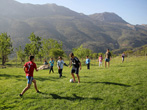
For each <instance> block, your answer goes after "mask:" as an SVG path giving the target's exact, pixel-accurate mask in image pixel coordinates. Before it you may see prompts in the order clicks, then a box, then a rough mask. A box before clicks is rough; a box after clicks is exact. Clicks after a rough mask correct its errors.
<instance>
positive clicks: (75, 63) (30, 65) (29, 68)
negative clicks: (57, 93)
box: [19, 53, 81, 97]
mask: <svg viewBox="0 0 147 110" xmlns="http://www.w3.org/2000/svg"><path fill="white" fill-rule="evenodd" d="M69 56H70V57H71V61H70V67H71V65H72V69H71V75H72V78H73V82H75V81H76V80H75V76H74V73H75V74H76V76H77V78H78V83H80V77H79V69H80V70H81V62H80V60H79V59H78V58H77V57H75V56H74V54H73V53H70V55H69ZM29 59H30V61H29V62H27V63H25V65H24V72H25V73H26V78H27V86H26V87H25V88H24V90H23V91H22V92H21V94H19V96H20V97H22V96H23V94H24V93H25V92H26V91H27V90H28V89H29V88H30V86H31V84H32V82H33V83H34V87H35V89H36V92H37V93H41V92H40V91H39V90H38V88H37V85H36V80H35V79H34V78H33V73H34V69H35V70H36V71H38V69H37V66H36V64H35V62H34V61H35V57H34V56H30V58H29ZM49 63H50V65H51V68H50V71H49V73H50V72H51V71H52V72H54V70H53V66H54V61H53V58H51V61H50V62H49ZM63 65H65V66H68V65H67V64H66V63H64V61H63V60H62V57H59V60H58V62H57V67H58V72H59V77H60V78H61V77H62V70H63Z"/></svg>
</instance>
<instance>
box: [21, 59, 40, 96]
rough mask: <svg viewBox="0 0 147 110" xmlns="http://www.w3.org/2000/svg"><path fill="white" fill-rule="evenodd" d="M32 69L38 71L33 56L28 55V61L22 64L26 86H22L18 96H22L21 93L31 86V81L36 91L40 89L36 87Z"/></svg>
mask: <svg viewBox="0 0 147 110" xmlns="http://www.w3.org/2000/svg"><path fill="white" fill-rule="evenodd" d="M34 69H35V70H36V71H38V69H37V66H36V64H35V63H34V56H30V61H29V62H27V63H26V64H25V65H24V71H25V73H26V78H27V86H26V87H25V88H24V90H23V91H22V93H21V94H19V96H20V97H22V96H23V94H24V93H25V92H26V91H27V90H28V89H29V88H30V87H31V84H32V82H33V83H34V87H35V89H36V92H37V93H40V91H39V90H38V89H37V84H36V80H35V79H34V78H33V73H34Z"/></svg>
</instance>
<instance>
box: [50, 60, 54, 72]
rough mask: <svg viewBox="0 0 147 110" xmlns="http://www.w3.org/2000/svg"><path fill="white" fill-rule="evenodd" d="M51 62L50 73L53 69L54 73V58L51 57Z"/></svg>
mask: <svg viewBox="0 0 147 110" xmlns="http://www.w3.org/2000/svg"><path fill="white" fill-rule="evenodd" d="M49 63H50V71H49V74H50V73H51V71H52V72H53V73H54V70H53V66H54V60H53V58H51V60H50V61H49Z"/></svg>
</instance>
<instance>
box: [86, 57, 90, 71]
mask: <svg viewBox="0 0 147 110" xmlns="http://www.w3.org/2000/svg"><path fill="white" fill-rule="evenodd" d="M86 65H87V69H90V59H89V58H88V56H86Z"/></svg>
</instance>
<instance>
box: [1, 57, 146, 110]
mask: <svg viewBox="0 0 147 110" xmlns="http://www.w3.org/2000/svg"><path fill="white" fill-rule="evenodd" d="M120 60H121V58H114V59H112V61H111V67H110V68H106V69H105V68H104V66H103V67H101V68H100V67H98V64H97V63H95V62H94V61H92V63H91V69H90V70H87V69H86V66H83V67H82V70H81V71H80V78H81V83H80V84H78V83H70V82H69V80H70V79H71V75H70V71H71V69H70V68H68V67H64V70H63V77H62V78H61V79H60V78H59V76H58V73H57V67H56V65H55V66H54V70H55V73H52V74H48V70H40V71H38V72H35V73H34V78H35V79H36V80H37V85H38V88H39V90H40V91H41V92H42V93H40V94H39V93H36V92H35V89H34V87H33V85H32V86H31V88H30V89H29V90H28V91H27V92H26V93H25V94H24V96H23V98H20V97H19V94H20V92H21V91H22V90H23V89H24V87H25V86H26V84H27V80H26V78H25V74H24V72H23V69H22V68H20V67H15V66H13V65H10V64H8V67H7V68H5V69H0V110H6V109H10V110H147V61H146V60H145V58H144V57H138V58H137V57H132V58H129V59H126V60H127V61H126V62H125V63H121V61H120ZM103 64H104V63H103Z"/></svg>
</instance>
